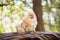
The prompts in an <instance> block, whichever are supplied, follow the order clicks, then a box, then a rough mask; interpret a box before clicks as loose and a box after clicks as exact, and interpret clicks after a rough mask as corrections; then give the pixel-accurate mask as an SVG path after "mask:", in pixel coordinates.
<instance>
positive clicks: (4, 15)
mask: <svg viewBox="0 0 60 40" xmlns="http://www.w3.org/2000/svg"><path fill="white" fill-rule="evenodd" d="M36 1H37V0H36ZM41 5H42V11H43V15H42V17H43V21H44V27H45V31H49V32H60V0H41ZM29 9H33V0H0V33H9V32H16V28H15V27H16V25H18V24H19V23H20V22H21V21H22V20H23V18H24V14H25V12H27V10H29ZM29 11H31V10H29Z"/></svg>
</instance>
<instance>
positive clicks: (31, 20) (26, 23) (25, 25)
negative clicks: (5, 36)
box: [17, 12, 37, 32]
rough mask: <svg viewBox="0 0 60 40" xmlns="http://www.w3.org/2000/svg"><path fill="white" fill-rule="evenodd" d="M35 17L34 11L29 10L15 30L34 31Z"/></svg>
mask: <svg viewBox="0 0 60 40" xmlns="http://www.w3.org/2000/svg"><path fill="white" fill-rule="evenodd" d="M36 25H37V19H36V15H35V14H34V12H29V13H28V15H27V16H26V17H25V18H24V20H23V22H22V23H21V24H20V25H18V26H17V32H35V28H36Z"/></svg>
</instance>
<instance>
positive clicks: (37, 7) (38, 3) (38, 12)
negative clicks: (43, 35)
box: [33, 0, 45, 31]
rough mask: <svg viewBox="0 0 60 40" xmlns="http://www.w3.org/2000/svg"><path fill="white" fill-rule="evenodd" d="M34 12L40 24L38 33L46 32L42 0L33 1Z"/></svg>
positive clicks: (37, 29)
mask: <svg viewBox="0 0 60 40" xmlns="http://www.w3.org/2000/svg"><path fill="white" fill-rule="evenodd" d="M33 10H34V12H35V14H36V16H37V22H38V25H37V28H36V31H45V29H44V23H43V19H42V15H43V14H42V5H41V0H33Z"/></svg>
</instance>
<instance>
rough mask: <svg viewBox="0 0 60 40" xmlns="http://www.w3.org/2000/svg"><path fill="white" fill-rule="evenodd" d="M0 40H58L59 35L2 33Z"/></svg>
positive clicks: (47, 33) (46, 33) (50, 33)
mask: <svg viewBox="0 0 60 40" xmlns="http://www.w3.org/2000/svg"><path fill="white" fill-rule="evenodd" d="M0 40H60V33H52V32H34V33H17V32H16V33H4V34H0Z"/></svg>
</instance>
